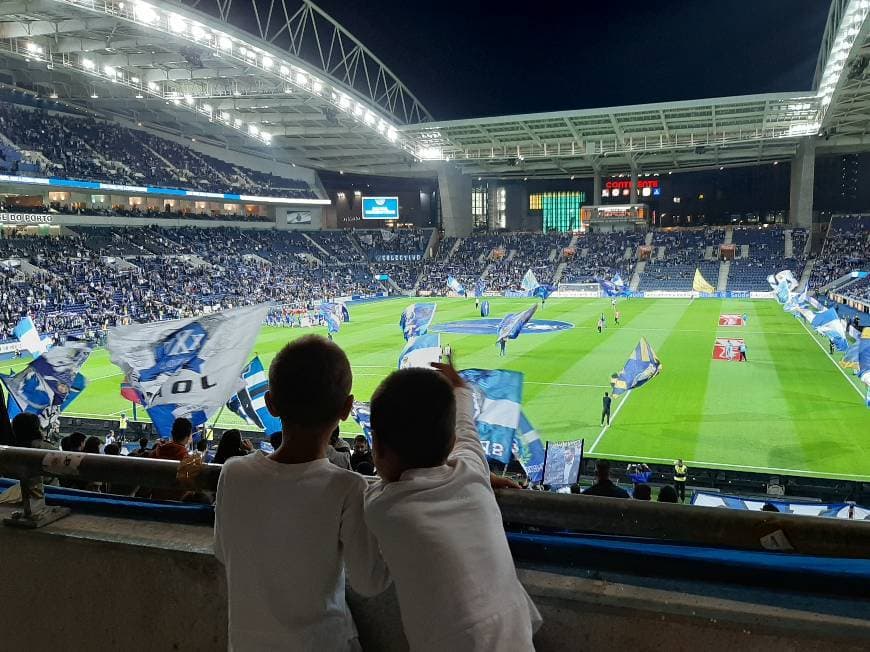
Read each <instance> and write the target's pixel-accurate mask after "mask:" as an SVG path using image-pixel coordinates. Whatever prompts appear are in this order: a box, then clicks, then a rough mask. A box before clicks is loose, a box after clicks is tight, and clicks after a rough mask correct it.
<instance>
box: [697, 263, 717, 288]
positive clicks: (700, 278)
mask: <svg viewBox="0 0 870 652" xmlns="http://www.w3.org/2000/svg"><path fill="white" fill-rule="evenodd" d="M692 289H693V290H694V291H695V292H703V293H704V294H712V293H713V292H715V291H716V288H714V287H713V286H712V285H710V283H709V281H707V279H705V278H704V275H703V274H701V268H700V267H696V268H695V278H694V280H693V281H692Z"/></svg>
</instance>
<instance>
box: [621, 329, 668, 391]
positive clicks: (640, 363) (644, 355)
mask: <svg viewBox="0 0 870 652" xmlns="http://www.w3.org/2000/svg"><path fill="white" fill-rule="evenodd" d="M661 368H662V364H661V361H660V360H659V359H658V356H656V353H655V351H653V348H652V347H651V346H650V345H649V342H647V341H646V338H645V337H642V338H640V342H638V344H637V346H636V347H635V349H634V353H632V355H631V357H630V358H629V359H628V362H626V363H625V366H624V367H623V368H622V371H620V372H619V373H618V374H616V375H614V376H613V377H612V378H611V379H610V384H611V385H612V386H613V395H614V396H618V395H620V394H624V393H625V392H627V391H628V390H630V389H635V388H637V387H640V386H641V385H643V384H645V383H647V382H648V381H650V380H651V379H652V378H653V377H655V376H656V374H658V373H659V371H661Z"/></svg>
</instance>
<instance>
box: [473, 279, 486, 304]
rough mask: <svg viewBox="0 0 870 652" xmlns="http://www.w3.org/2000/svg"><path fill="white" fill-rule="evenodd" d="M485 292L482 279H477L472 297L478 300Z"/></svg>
mask: <svg viewBox="0 0 870 652" xmlns="http://www.w3.org/2000/svg"><path fill="white" fill-rule="evenodd" d="M484 292H486V281H484V280H483V279H482V278H479V279H477V283H476V284H475V286H474V296H475V297H477V298H478V299H479V298H480V297H482V296H483V293H484Z"/></svg>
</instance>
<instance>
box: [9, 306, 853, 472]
mask: <svg viewBox="0 0 870 652" xmlns="http://www.w3.org/2000/svg"><path fill="white" fill-rule="evenodd" d="M411 301H412V300H410V299H407V300H401V299H395V300H386V301H382V302H375V303H366V304H357V305H353V306H351V319H352V321H351V322H349V323H347V324H343V326H342V330H341V332H340V333H339V334H338V335H337V336H336V341H337V342H338V343H339V344H340V345H341V346H342V347H344V349H345V351H347V353H348V356H349V357H350V360H351V364H352V366H353V372H354V387H353V391H354V394H355V396H356V398H357V400H368V399H369V397H370V396H371V394H372V392H373V391H374V389H375V387H376V386H377V384H378V383H379V382H380V381H381V379H383V378H384V377H385V376H386V375H387V374H388V373H389V372H390V371H391V370H392V369H394V368H395V367H396V363H397V358H398V355H399V352H400V351H401V349H402V346H403V343H404V340H403V338H402V334H401V330H400V329H399V326H398V320H399V316H400V314H401V311H402V310H403V309H404V307H405V306H406V305H407V304H409V303H411ZM437 302H438V310H437V312H436V315H435V323H444V322H448V321H457V320H474V319H476V317H477V315H476V314H475V309H474V301H473V300H466V299H441V300H437ZM490 303H491V306H492V314H491V316H492V317H500V316H503V315H504V314H506V313H507V312H515V311H517V310H521V309H525V308H526V307H528V306H529V305H530V300H528V299H501V298H497V299H491V300H490ZM619 309H620V311H621V313H622V319H621V320H620V321H621V325H619V326H616V325H614V323H613V318H612V317H613V310H612V308H611V306H610V301H609V300H606V299H550V300H549V301H547V304H546V307H545V308H544V309H543V310H539V311H538V314H537V315H536V318H537V319H549V320H561V321H565V322H570V323H571V324H573V325H574V328H572V329H569V330H562V331H558V332H553V333H546V334H524V335H522V336H520V338H519V339H517V340H513V341H510V342H509V344H508V348H507V357H505V358H499V357H498V350H497V347H496V345H495V337H494V336H493V335H467V334H452V333H442V335H441V341H442V344H447V343H449V344H450V345H452V347H453V350H454V359H455V362H456V365H457V367H459V368H470V367H478V368H484V369H498V368H503V369H512V370H516V371H521V372H523V373H524V374H525V384H524V389H523V406H524V409H525V411H526V414H527V416H528V417H529V420H530V421H531V423H532V424H533V425H534V426H535V428H536V430H537V431H538V432H539V434H540V435H541V437H542V439H544V440H550V441H563V440H573V439H580V438H584V439H585V440H586V451H587V454H588V455H591V456H595V457H606V458H609V459H615V460H631V461H649V462H663V463H668V462H671V461H672V460H674V459H675V458H678V457H680V458H683V459H684V460H686V461H687V463H688V464H689V465H694V466H706V467H714V468H722V469H730V470H747V471H759V472H771V473H785V474H795V475H815V476H824V477H830V478H842V479H848V480H865V481H866V480H870V410H868V409H867V407H865V405H864V396H863V394H864V390H863V386H862V385H861V384H860V382H859V381H858V380H857V379H856V378H855V377H854V376H852V374H851V372H849V371H845V372H844V371H843V370H841V369H840V367H839V366H838V365H837V364H836V362H835V360H833V359H832V358H831V356H830V355H829V354H828V351H827V341H826V340H822V339H821V338H819V337H818V336H815V335H814V334H812V333H811V332H810V331H809V330H808V329H807V328H806V327H805V326H804V325H803V323H802V322H800V321H799V320H797V319H795V318H794V317H792V316H790V315H788V314H786V313H785V312H783V310H782V308H781V307H780V306H779V305H777V304H776V302H774V301H761V300H755V301H737V300H725V301H720V300H713V299H706V300H697V301H690V300H688V299H686V300H683V299H658V300H655V299H635V300H623V301H620V303H619ZM602 312H604V313H605V315H606V316H607V320H608V325H607V328H606V329H605V331H604V332H603V333H601V334H599V333H598V332H597V329H596V321H597V319H598V317H599V315H600V314H601V313H602ZM744 313H745V314H747V315H748V317H749V319H748V322H747V324H746V325H744V326H742V327H724V326H723V327H720V326H719V315H720V314H744ZM311 332H321V333H322V332H324V329H313V330H312V329H291V328H287V329H284V328H266V327H264V328H263V330H262V332H261V333H260V337H259V339H258V341H257V345H256V347H255V350H256V352H257V353H258V354H259V355H260V357H261V359H262V360H263V362H264V364H267V365H268V363H269V362H270V360H271V359H272V356H273V355H274V353H275V352H276V351H277V350H278V349H279V348H280V347H281V346H282V345H283V344H284V343H285V342H287V341H288V340H291V339H294V338H296V337H300V336H302V335H305V334H307V333H311ZM642 336H645V337H646V338H647V340H648V341H649V342H650V344H651V345H652V346H653V348H654V349H655V351H656V352H657V354H658V356H659V358H660V360H661V362H662V371H661V373H660V374H659V375H658V376H657V377H656V378H654V379H653V380H652V381H650V382H649V383H647V384H646V385H645V386H643V387H641V388H638V389H637V390H634V391H632V392H629V393H628V394H626V395H624V396H623V397H620V398H617V399H616V400H615V401H614V405H613V418H612V424H611V426H610V427H609V428H606V429H602V428H601V426H600V425H599V424H600V417H601V398H602V395H603V393H604V392H605V391H606V390H609V389H610V387H609V379H610V376H611V374H612V373H614V372H617V371H619V369H620V368H621V367H622V365H623V364H624V363H625V361H626V360H627V358H628V357H629V355H630V354H631V353H632V351H633V350H634V347H635V345H636V344H637V342H638V340H639V339H640V338H641V337H642ZM717 337H731V338H743V339H744V340H745V342H746V349H747V355H748V358H749V361H748V362H747V363H738V362H729V361H725V360H715V359H713V348H714V344H715V340H716V338H717ZM836 357H837V358H839V357H840V354H837V355H836ZM14 366H15V367H18V368H20V366H22V364H21V363H19V364H17V365H14ZM84 373H85V375H86V376H87V377H88V379H89V384H88V387H87V388H86V389H85V391H84V392H83V393H82V395H81V396H80V397H79V398H78V399H77V401H76V402H75V403H74V404H73V405H72V406H71V407H70V410H69V411H68V412H67V413H65V414H66V415H67V416H86V417H110V418H117V415H119V414H120V413H121V412H122V411H126V412H127V414H128V416H129V415H130V407H131V406H130V403H128V402H126V401H125V400H124V399H123V398H122V397H121V396H120V395H119V383H120V380H121V375H120V372H119V370H118V369H117V367H115V366H114V365H113V364H112V363H111V362H110V361H109V355H108V352H107V351H105V350H102V349H101V350H97V351H95V352H94V353H93V354H92V355H91V357H90V359H89V360H88V362H87V363H86V365H85V368H84ZM139 418H140V419H141V418H147V416H145V415H144V411H142V410H140V411H139ZM217 423H218V425H220V426H231V425H232V426H243V424H242V421H241V420H240V419H239V418H237V417H236V416H235V415H233V414H232V413H230V412H229V411H228V410H224V411H223V412H222V413H221V414H220V416H219V418H218V421H217ZM342 431H343V433H344V434H345V435H348V436H349V435H352V434H356V433H357V432H358V431H359V428H358V427H357V425H356V424H355V423H353V422H352V421H348V422H347V423H345V424H343V426H342ZM409 431H410V432H413V424H409Z"/></svg>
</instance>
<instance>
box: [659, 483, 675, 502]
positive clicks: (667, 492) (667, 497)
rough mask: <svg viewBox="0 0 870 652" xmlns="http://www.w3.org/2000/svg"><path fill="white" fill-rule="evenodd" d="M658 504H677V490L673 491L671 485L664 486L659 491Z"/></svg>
mask: <svg viewBox="0 0 870 652" xmlns="http://www.w3.org/2000/svg"><path fill="white" fill-rule="evenodd" d="M659 502H660V503H675V502H677V490H676V489H674V488H673V487H672V486H671V485H669V484H666V485H665V486H664V487H662V488H661V489H659Z"/></svg>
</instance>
